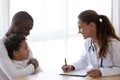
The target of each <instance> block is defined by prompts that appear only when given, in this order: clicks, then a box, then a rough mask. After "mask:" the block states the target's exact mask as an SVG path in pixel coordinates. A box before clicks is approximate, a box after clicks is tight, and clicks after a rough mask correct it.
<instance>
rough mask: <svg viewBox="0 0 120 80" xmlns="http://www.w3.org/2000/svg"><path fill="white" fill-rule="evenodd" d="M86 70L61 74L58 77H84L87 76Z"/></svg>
mask: <svg viewBox="0 0 120 80" xmlns="http://www.w3.org/2000/svg"><path fill="white" fill-rule="evenodd" d="M87 71H88V70H87V69H84V70H78V71H70V72H67V73H64V72H63V73H61V74H59V75H62V76H73V77H86V76H87Z"/></svg>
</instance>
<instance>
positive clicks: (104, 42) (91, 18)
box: [78, 10, 120, 58]
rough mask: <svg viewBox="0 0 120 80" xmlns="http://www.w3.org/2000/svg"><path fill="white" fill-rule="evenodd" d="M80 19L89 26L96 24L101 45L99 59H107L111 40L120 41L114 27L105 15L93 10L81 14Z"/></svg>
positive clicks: (97, 36)
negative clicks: (91, 23)
mask: <svg viewBox="0 0 120 80" xmlns="http://www.w3.org/2000/svg"><path fill="white" fill-rule="evenodd" d="M78 19H80V20H82V21H83V22H85V23H87V24H89V23H90V22H93V23H95V24H96V38H97V41H98V45H99V48H100V50H99V52H98V58H101V57H104V58H105V57H106V54H107V50H108V47H109V46H108V42H109V38H110V37H112V38H114V39H117V40H119V41H120V38H119V37H118V36H117V35H116V34H115V30H114V28H113V25H112V24H111V22H110V21H109V19H108V17H107V16H105V15H99V14H97V13H96V12H95V11H93V10H86V11H83V12H81V13H80V14H79V16H78Z"/></svg>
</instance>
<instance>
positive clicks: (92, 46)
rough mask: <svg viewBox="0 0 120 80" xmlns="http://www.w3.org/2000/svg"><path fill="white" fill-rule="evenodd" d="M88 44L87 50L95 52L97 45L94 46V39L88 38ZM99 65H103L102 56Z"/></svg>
mask: <svg viewBox="0 0 120 80" xmlns="http://www.w3.org/2000/svg"><path fill="white" fill-rule="evenodd" d="M89 44H90V45H89V49H88V51H89V52H90V51H93V52H97V47H96V45H95V43H94V41H93V40H92V39H91V40H90V43H89ZM100 67H103V58H101V62H100Z"/></svg>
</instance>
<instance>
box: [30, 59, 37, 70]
mask: <svg viewBox="0 0 120 80" xmlns="http://www.w3.org/2000/svg"><path fill="white" fill-rule="evenodd" d="M28 64H33V66H34V68H35V70H36V68H37V67H38V66H39V64H38V61H37V60H36V59H34V58H32V59H30V60H29V62H28Z"/></svg>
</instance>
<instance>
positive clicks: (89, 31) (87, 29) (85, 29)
mask: <svg viewBox="0 0 120 80" xmlns="http://www.w3.org/2000/svg"><path fill="white" fill-rule="evenodd" d="M78 29H79V33H81V34H82V35H83V37H84V39H86V38H89V37H91V38H92V37H94V35H95V33H96V27H95V24H94V23H93V22H90V23H89V24H87V23H85V22H83V21H82V20H80V19H79V20H78Z"/></svg>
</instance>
